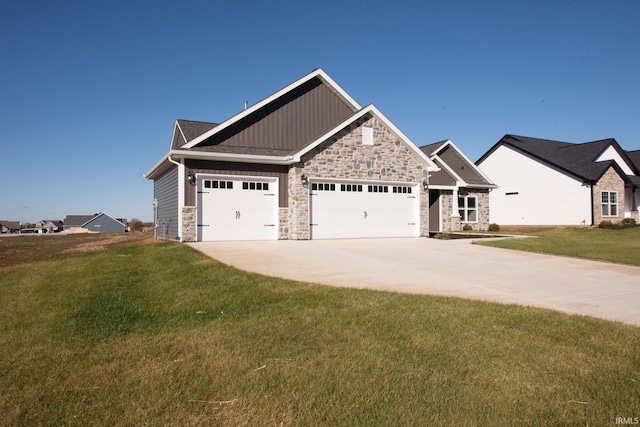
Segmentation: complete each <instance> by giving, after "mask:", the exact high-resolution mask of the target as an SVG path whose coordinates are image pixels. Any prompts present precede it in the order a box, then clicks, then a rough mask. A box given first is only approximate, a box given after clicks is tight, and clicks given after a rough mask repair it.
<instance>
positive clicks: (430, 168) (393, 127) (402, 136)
mask: <svg viewBox="0 0 640 427" xmlns="http://www.w3.org/2000/svg"><path fill="white" fill-rule="evenodd" d="M370 107H371V110H372V112H373V113H374V114H375V115H376V116H378V118H379V119H380V120H382V121H383V122H384V123H385V124H386V125H387V126H388V127H389V128H391V130H392V131H393V132H394V133H395V134H396V135H398V136H399V137H400V139H402V140H403V141H404V142H405V144H407V145H408V146H409V148H411V149H412V150H413V152H414V153H416V154H417V155H418V156H419V157H421V158H422V159H423V160H424V161H426V162H427V164H428V165H429V166H427V172H437V171H439V170H440V167H439V166H438V165H436V164H435V163H434V162H433V161H432V160H431V159H430V158H429V156H427V155H426V154H425V153H424V152H423V151H422V150H421V149H420V148H418V146H417V145H416V144H414V143H413V141H411V140H410V139H409V138H408V137H407V136H406V135H405V134H404V133H403V132H402V131H401V130H400V129H398V128H397V127H396V125H394V124H393V123H392V122H391V120H389V119H388V118H387V117H386V116H385V115H384V114H382V112H380V110H378V109H377V108H376V107H375V106H374V105H373V104H372V105H370Z"/></svg>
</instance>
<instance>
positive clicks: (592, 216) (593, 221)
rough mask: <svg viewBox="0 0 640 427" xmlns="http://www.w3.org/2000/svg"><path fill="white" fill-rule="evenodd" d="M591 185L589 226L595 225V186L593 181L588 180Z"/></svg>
mask: <svg viewBox="0 0 640 427" xmlns="http://www.w3.org/2000/svg"><path fill="white" fill-rule="evenodd" d="M589 184H590V186H591V226H592V227H593V226H595V225H596V212H595V208H596V207H595V195H594V188H595V182H590V183H589Z"/></svg>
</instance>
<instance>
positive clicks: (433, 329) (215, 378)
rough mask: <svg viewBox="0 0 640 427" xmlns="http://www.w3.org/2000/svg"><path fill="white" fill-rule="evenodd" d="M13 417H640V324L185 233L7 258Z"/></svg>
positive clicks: (482, 420)
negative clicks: (286, 265) (164, 239)
mask: <svg viewBox="0 0 640 427" xmlns="http://www.w3.org/2000/svg"><path fill="white" fill-rule="evenodd" d="M0 328H2V333H1V334H0V372H2V375H0V425H5V426H6V425H56V426H57V425H77V426H91V425H180V426H185V425H186V426H188V425H206V426H211V425H225V426H226V425H230V426H291V425H295V426H358V425H361V426H373V425H375V426H393V425H398V426H418V425H420V426H450V425H467V426H474V425H478V426H513V425H527V426H528V425H536V426H564V425H567V426H569V425H580V426H584V425H590V426H595V425H615V421H616V417H636V416H640V352H639V351H638V348H640V328H638V327H633V326H628V325H623V324H619V323H613V322H609V321H605V320H599V319H593V318H587V317H580V316H569V315H565V314H561V313H557V312H553V311H548V310H543V309H536V308H526V307H520V306H515V305H500V304H492V303H486V302H480V301H469V300H462V299H456V298H443V297H430V296H416V295H405V294H393V293H386V292H375V291H365V290H355V289H338V288H332V287H326V286H317V285H310V284H306V283H299V282H293V281H286V280H280V279H275V278H268V277H264V276H260V275H256V274H247V273H244V272H241V271H238V270H236V269H234V268H231V267H227V266H225V265H222V264H220V263H218V262H216V261H214V260H211V259H209V258H207V257H205V256H204V255H202V254H201V253H199V252H197V251H195V250H193V249H191V248H189V247H187V246H185V245H182V244H178V243H162V244H155V245H149V246H134V247H127V248H117V249H108V250H104V251H101V252H94V253H88V254H83V255H72V256H65V257H63V258H54V259H50V260H45V261H37V262H32V263H29V264H23V265H19V266H14V267H6V268H0Z"/></svg>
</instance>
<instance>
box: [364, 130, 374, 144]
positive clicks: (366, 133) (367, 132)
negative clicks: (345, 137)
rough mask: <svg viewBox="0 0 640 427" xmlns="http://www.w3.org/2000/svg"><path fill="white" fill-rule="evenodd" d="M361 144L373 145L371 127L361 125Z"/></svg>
mask: <svg viewBox="0 0 640 427" xmlns="http://www.w3.org/2000/svg"><path fill="white" fill-rule="evenodd" d="M362 145H373V128H370V127H366V126H363V127H362Z"/></svg>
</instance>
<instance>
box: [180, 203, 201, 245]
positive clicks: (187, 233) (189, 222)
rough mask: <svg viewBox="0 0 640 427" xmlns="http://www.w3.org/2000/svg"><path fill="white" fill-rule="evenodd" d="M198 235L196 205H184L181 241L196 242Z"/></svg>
mask: <svg viewBox="0 0 640 427" xmlns="http://www.w3.org/2000/svg"><path fill="white" fill-rule="evenodd" d="M197 238H198V236H197V224H196V207H195V206H183V207H182V233H181V235H180V241H182V242H195V241H196V239H197Z"/></svg>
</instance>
